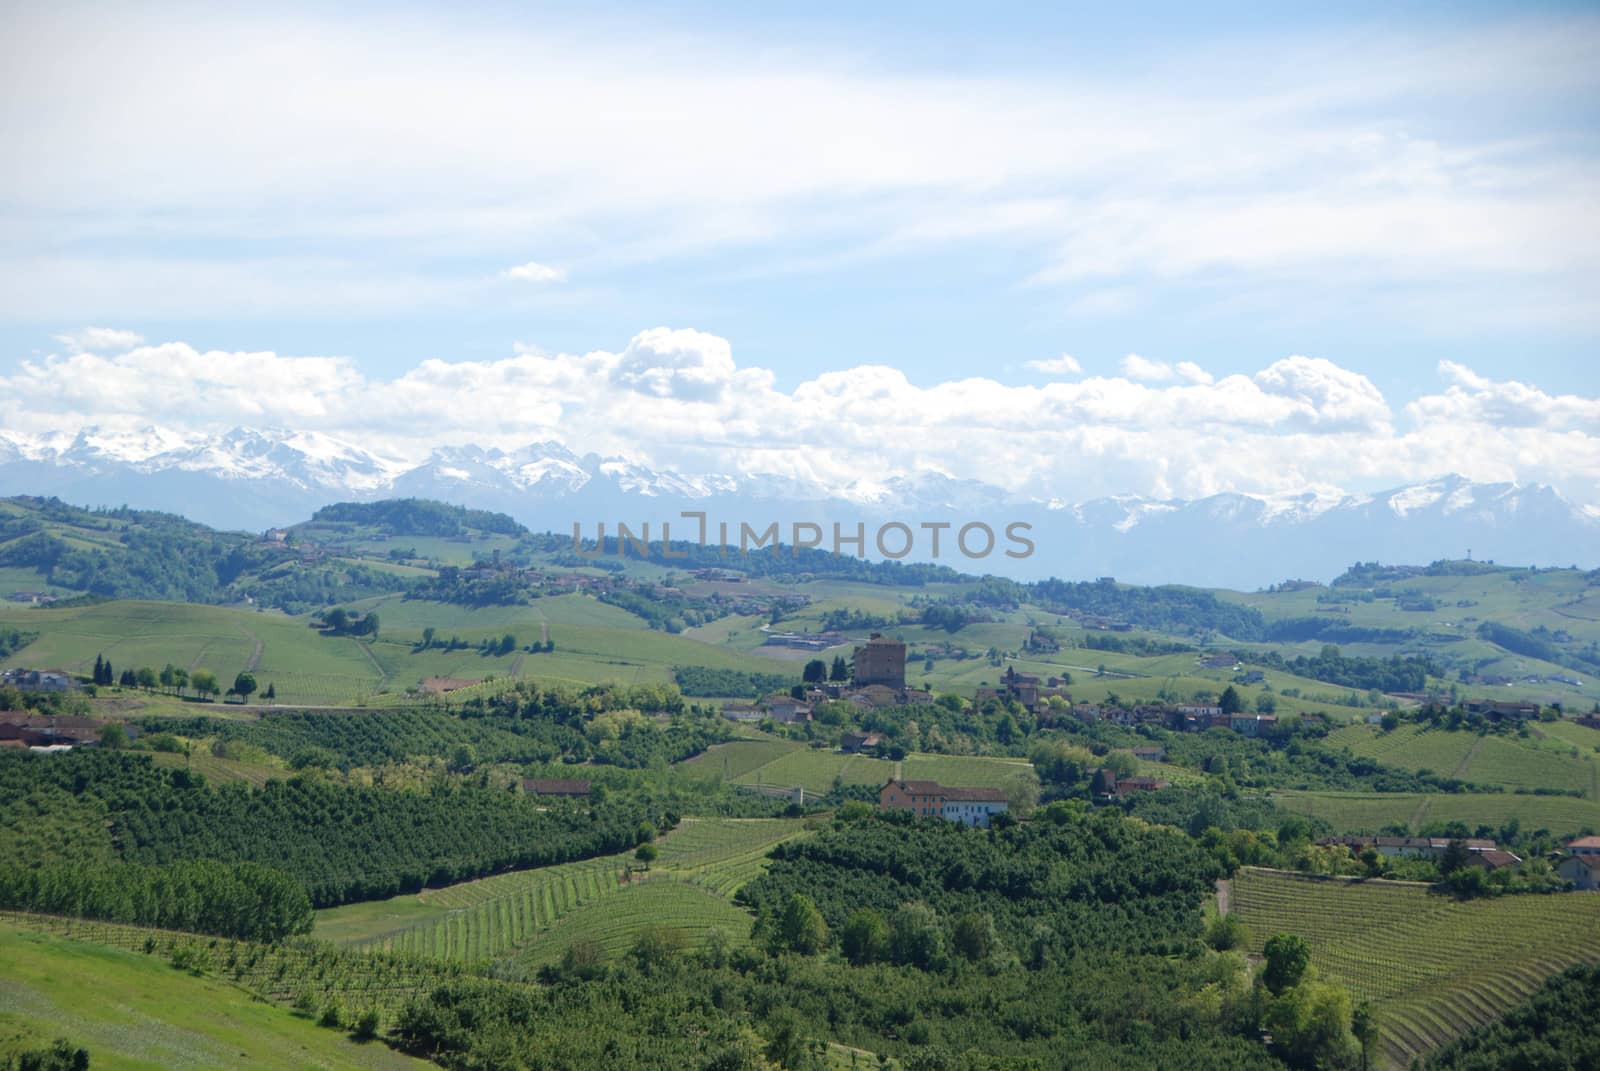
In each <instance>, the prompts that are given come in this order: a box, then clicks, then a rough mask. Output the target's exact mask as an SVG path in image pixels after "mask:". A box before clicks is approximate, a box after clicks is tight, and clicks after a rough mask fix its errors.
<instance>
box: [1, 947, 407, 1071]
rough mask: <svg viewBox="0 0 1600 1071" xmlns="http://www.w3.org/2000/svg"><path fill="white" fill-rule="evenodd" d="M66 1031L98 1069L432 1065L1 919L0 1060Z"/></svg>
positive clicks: (164, 968) (208, 981)
mask: <svg viewBox="0 0 1600 1071" xmlns="http://www.w3.org/2000/svg"><path fill="white" fill-rule="evenodd" d="M58 1037H65V1038H67V1039H69V1040H70V1041H72V1042H73V1043H74V1044H75V1045H81V1046H84V1047H86V1048H87V1049H88V1050H89V1052H90V1057H91V1061H92V1062H91V1066H92V1067H94V1068H95V1069H96V1071H163V1069H167V1068H196V1069H208V1071H209V1069H212V1068H218V1067H250V1068H262V1069H266V1071H270V1069H279V1068H281V1069H283V1071H302V1069H305V1068H329V1069H333V1068H376V1069H400V1068H418V1069H420V1068H428V1067H432V1066H433V1065H432V1064H430V1063H427V1062H426V1061H422V1060H413V1059H410V1058H409V1057H406V1056H402V1055H400V1054H398V1053H395V1052H393V1051H391V1050H390V1049H388V1048H387V1047H385V1046H384V1045H382V1044H378V1043H373V1044H367V1045H358V1044H356V1043H355V1042H353V1041H350V1040H349V1039H348V1038H347V1037H346V1036H345V1035H343V1034H341V1033H340V1032H338V1031H335V1030H326V1029H323V1028H321V1027H318V1026H315V1025H314V1024H312V1023H311V1022H310V1021H309V1020H306V1019H302V1018H299V1017H297V1016H295V1015H293V1014H292V1013H290V1012H289V1011H288V1010H287V1009H285V1008H282V1007H279V1006H276V1005H273V1004H268V1003H264V1002H262V1001H260V1000H258V999H255V998H254V997H252V996H251V995H250V994H249V993H247V992H246V991H244V990H242V989H239V988H236V987H235V986H232V985H229V984H226V983H224V982H222V981H220V980H218V979H215V978H210V977H207V978H196V977H194V976H192V975H190V974H188V973H185V972H182V971H176V970H173V969H172V967H170V966H169V965H168V964H167V963H166V961H165V960H163V959H159V958H156V957H152V956H146V955H142V954H140V953H137V952H124V951H119V950H117V949H113V948H106V947H102V946H100V945H95V944H89V943H86V942H82V941H73V940H67V939H64V938H60V937H52V936H49V935H46V934H42V933H33V932H27V931H22V930H18V929H14V928H11V927H9V926H0V1062H3V1059H4V1056H5V1054H6V1053H7V1052H8V1051H14V1050H15V1049H17V1048H33V1047H39V1046H43V1045H46V1044H48V1043H49V1042H50V1041H52V1040H53V1039H55V1038H58Z"/></svg>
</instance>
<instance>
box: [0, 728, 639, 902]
mask: <svg viewBox="0 0 1600 1071" xmlns="http://www.w3.org/2000/svg"><path fill="white" fill-rule="evenodd" d="M29 799H35V800H40V799H42V800H46V801H51V800H54V801H60V802H63V803H70V802H72V801H75V800H81V801H83V802H85V803H87V804H88V806H87V807H80V808H78V809H77V812H76V813H80V814H83V815H85V816H86V817H88V818H89V819H90V820H95V818H96V816H98V821H100V822H102V823H105V824H106V825H107V826H108V827H109V831H110V834H111V838H112V843H113V845H114V848H115V851H116V854H117V855H118V856H119V857H120V858H122V859H123V860H126V861H128V862H138V863H147V864H161V865H165V864H170V863H175V862H181V861H190V860H197V859H213V860H221V861H229V862H232V861H249V862H256V863H262V864H265V865H267V866H272V867H276V868H278V869H280V870H283V871H285V872H286V873H288V874H290V875H292V876H293V877H294V878H295V879H297V880H298V881H299V882H300V883H301V884H302V885H303V886H304V887H305V889H306V892H307V893H308V894H309V895H310V897H311V899H312V902H313V903H314V904H315V905H316V906H318V907H323V906H327V905H331V904H338V903H344V902H346V901H350V900H365V899H376V898H380V897H386V896H393V895H395V894H397V893H401V892H413V891H415V890H417V889H420V888H422V887H423V886H424V885H426V884H444V883H448V882H453V881H462V880H465V879H467V878H473V877H479V876H482V875H484V874H490V873H495V872H497V871H501V870H510V869H515V868H520V867H529V866H544V865H548V864H551V863H560V862H566V861H569V860H573V859H581V858H587V857H589V856H593V855H603V854H609V853H613V852H618V851H623V850H626V849H628V848H631V847H633V846H634V844H636V843H637V842H638V840H639V839H640V836H641V828H640V827H641V824H644V825H645V827H646V828H648V823H645V819H646V817H647V815H646V814H645V812H644V809H643V807H642V806H641V805H639V804H636V803H632V802H629V801H627V800H624V799H620V798H619V799H613V800H609V801H606V802H604V803H600V804H596V805H595V806H594V807H592V808H589V807H581V806H578V805H574V804H568V803H551V802H549V801H546V800H534V799H532V798H529V797H525V796H523V795H521V794H517V793H507V792H504V791H494V790H490V789H488V788H479V787H475V786H469V785H460V784H452V783H449V782H442V781H441V782H436V784H435V786H434V787H433V788H432V789H430V790H429V791H426V792H402V791H388V790H384V789H374V788H361V787H354V786H341V785H332V784H327V783H324V782H321V781H318V780H316V779H314V778H309V777H296V778H293V779H291V780H289V781H278V780H270V781H268V782H267V783H266V785H265V786H264V787H262V788H259V789H257V788H250V787H247V786H245V785H243V784H238V783H233V784H228V785H225V786H223V787H221V788H219V789H212V788H210V787H209V786H207V785H206V783H205V780H204V778H201V777H199V776H197V775H193V774H190V773H189V772H188V771H186V770H182V769H178V770H164V769H159V768H157V767H155V766H153V765H151V762H150V760H149V759H148V758H147V757H145V756H142V755H130V754H126V753H117V752H93V751H89V752H80V751H74V752H71V753H69V754H66V755H53V756H49V757H40V756H34V755H28V754H21V753H16V752H9V751H8V752H4V753H0V814H3V815H5V816H6V818H5V820H6V821H7V822H11V821H26V820H27V810H28V809H27V808H24V807H23V806H21V804H22V803H23V801H25V800H29Z"/></svg>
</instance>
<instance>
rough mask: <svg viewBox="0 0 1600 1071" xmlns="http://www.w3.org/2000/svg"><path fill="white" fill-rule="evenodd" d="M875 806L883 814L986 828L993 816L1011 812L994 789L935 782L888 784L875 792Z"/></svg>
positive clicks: (1007, 803) (1004, 800)
mask: <svg viewBox="0 0 1600 1071" xmlns="http://www.w3.org/2000/svg"><path fill="white" fill-rule="evenodd" d="M878 806H879V807H881V808H882V809H884V810H886V811H910V812H912V813H913V814H915V815H916V816H917V817H919V818H943V819H944V820H945V821H947V822H960V823H961V824H962V825H968V826H977V827H979V828H981V829H987V828H988V826H989V822H990V820H991V819H992V818H993V817H994V816H995V815H997V814H1005V813H1006V812H1007V811H1008V810H1010V809H1011V802H1010V800H1008V799H1007V798H1006V794H1005V793H1004V792H1001V791H1000V790H999V789H998V788H946V787H945V786H944V785H941V784H939V782H937V781H890V782H889V783H888V784H886V785H884V786H883V791H881V792H879V793H878Z"/></svg>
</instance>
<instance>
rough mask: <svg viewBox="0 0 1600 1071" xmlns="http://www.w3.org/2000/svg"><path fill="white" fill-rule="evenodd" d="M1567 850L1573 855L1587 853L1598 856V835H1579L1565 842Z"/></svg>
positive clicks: (1599, 847)
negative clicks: (1575, 838)
mask: <svg viewBox="0 0 1600 1071" xmlns="http://www.w3.org/2000/svg"><path fill="white" fill-rule="evenodd" d="M1567 851H1569V852H1571V853H1572V854H1573V855H1589V856H1595V857H1597V858H1600V837H1579V838H1578V839H1577V840H1569V841H1568V842H1567Z"/></svg>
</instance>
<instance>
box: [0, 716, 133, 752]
mask: <svg viewBox="0 0 1600 1071" xmlns="http://www.w3.org/2000/svg"><path fill="white" fill-rule="evenodd" d="M106 724H107V723H106V722H105V721H103V720H101V719H99V718H85V717H78V716H75V715H67V714H62V715H55V716H52V715H48V714H30V713H28V712H27V711H22V710H0V747H7V748H17V749H19V750H22V749H26V750H29V751H67V750H70V749H71V748H74V747H94V746H96V745H98V744H99V743H100V730H101V729H103V728H105V726H106ZM126 731H127V733H128V737H129V739H132V738H134V737H135V736H137V735H138V730H137V729H136V728H134V727H133V726H131V725H129V726H127V727H126Z"/></svg>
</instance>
